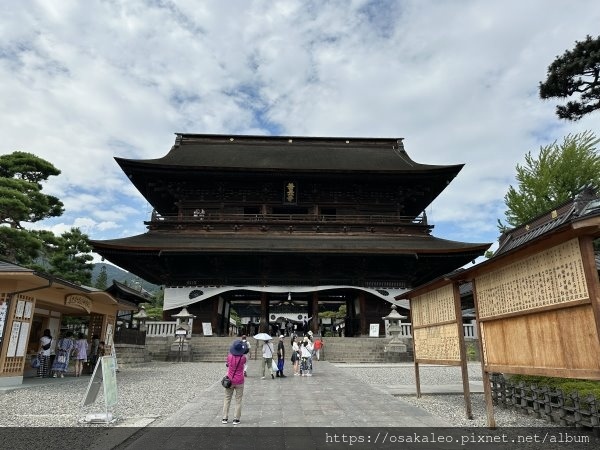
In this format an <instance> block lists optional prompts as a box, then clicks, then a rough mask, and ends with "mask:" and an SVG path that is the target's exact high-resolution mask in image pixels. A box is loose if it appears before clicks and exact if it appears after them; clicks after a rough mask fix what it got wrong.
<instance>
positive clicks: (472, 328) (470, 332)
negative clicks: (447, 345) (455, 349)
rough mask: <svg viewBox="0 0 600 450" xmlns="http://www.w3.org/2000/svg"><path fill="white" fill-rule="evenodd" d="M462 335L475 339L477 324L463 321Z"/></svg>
mask: <svg viewBox="0 0 600 450" xmlns="http://www.w3.org/2000/svg"><path fill="white" fill-rule="evenodd" d="M463 335H464V336H465V337H466V338H471V339H477V326H476V324H475V323H463Z"/></svg>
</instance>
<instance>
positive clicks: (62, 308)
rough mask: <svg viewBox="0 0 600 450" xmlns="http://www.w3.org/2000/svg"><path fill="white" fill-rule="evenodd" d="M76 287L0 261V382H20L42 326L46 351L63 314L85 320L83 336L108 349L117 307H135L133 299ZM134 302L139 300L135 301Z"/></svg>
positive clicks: (26, 369) (8, 383)
mask: <svg viewBox="0 0 600 450" xmlns="http://www.w3.org/2000/svg"><path fill="white" fill-rule="evenodd" d="M120 297H121V294H120V293H119V292H117V291H116V290H114V288H111V292H108V291H102V290H98V289H94V288H89V287H84V286H80V285H77V284H74V283H71V282H69V281H66V280H63V279H60V278H57V277H55V276H53V275H49V274H45V273H42V272H38V271H34V270H32V269H28V268H25V267H22V266H18V265H15V264H11V263H8V262H4V261H0V386H13V385H19V384H21V383H22V381H23V377H24V376H26V375H27V374H28V373H29V374H30V375H34V374H35V371H33V372H32V371H31V369H30V367H29V363H30V358H31V357H32V356H34V355H35V354H36V353H37V351H38V350H39V340H40V338H41V337H42V334H43V332H44V330H45V329H49V330H50V333H51V335H52V338H53V341H52V347H51V352H52V354H54V347H55V346H56V342H57V341H58V337H59V335H60V333H61V323H62V319H63V318H64V317H65V316H71V317H84V318H86V319H87V330H88V333H87V336H86V337H87V338H88V340H90V339H91V337H92V335H94V334H97V335H98V336H99V337H100V339H101V340H104V341H105V342H106V349H107V351H110V350H111V345H112V344H113V336H114V331H115V326H116V323H115V322H116V317H117V314H118V312H119V311H122V310H136V309H137V306H136V304H134V303H133V301H132V297H131V296H129V297H128V299H123V300H122V301H120ZM138 302H139V300H138Z"/></svg>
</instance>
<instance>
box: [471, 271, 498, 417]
mask: <svg viewBox="0 0 600 450" xmlns="http://www.w3.org/2000/svg"><path fill="white" fill-rule="evenodd" d="M471 283H472V286H473V302H474V304H475V316H476V320H477V334H478V336H479V339H478V340H479V354H480V355H481V375H482V377H481V378H482V381H483V397H484V398H485V413H486V416H487V426H488V427H489V428H496V419H494V404H493V403H492V388H491V386H490V374H489V373H488V372H487V370H486V364H487V361H486V356H485V355H486V353H485V351H484V350H483V348H484V346H485V342H484V338H485V334H484V332H483V329H484V324H483V323H481V319H480V317H479V301H478V300H477V285H476V283H475V279H473V280H472V282H471Z"/></svg>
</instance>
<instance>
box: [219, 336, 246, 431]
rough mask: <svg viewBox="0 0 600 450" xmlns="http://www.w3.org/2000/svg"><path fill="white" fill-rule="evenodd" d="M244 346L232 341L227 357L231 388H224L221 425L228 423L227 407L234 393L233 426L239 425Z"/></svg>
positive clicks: (244, 359) (242, 393)
mask: <svg viewBox="0 0 600 450" xmlns="http://www.w3.org/2000/svg"><path fill="white" fill-rule="evenodd" d="M246 349H247V347H246V345H245V344H244V343H243V342H242V341H239V340H235V341H233V344H231V348H230V349H229V354H228V355H227V376H228V377H229V379H230V380H231V387H228V388H225V399H224V400H223V420H221V423H224V424H225V423H228V422H229V417H228V416H229V406H230V405H231V397H233V392H234V391H235V410H234V415H233V424H234V425H238V424H239V423H240V417H241V415H242V396H243V395H244V364H245V362H246V357H245V356H244V354H245V353H246Z"/></svg>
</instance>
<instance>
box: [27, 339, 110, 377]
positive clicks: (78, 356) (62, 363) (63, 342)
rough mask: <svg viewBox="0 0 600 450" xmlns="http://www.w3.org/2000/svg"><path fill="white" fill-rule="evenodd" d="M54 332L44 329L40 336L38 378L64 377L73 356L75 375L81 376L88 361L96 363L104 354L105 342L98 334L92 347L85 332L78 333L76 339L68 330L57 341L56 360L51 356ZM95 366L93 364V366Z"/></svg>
mask: <svg viewBox="0 0 600 450" xmlns="http://www.w3.org/2000/svg"><path fill="white" fill-rule="evenodd" d="M51 347H52V334H51V332H50V330H49V329H46V330H44V333H43V335H42V337H41V338H40V346H39V350H38V354H37V359H38V366H37V376H38V378H48V377H50V376H52V377H53V378H59V377H60V378H64V377H65V374H66V373H67V372H68V369H69V363H70V361H71V358H73V359H74V360H75V364H74V375H75V376H76V377H80V376H81V374H82V372H83V368H84V365H85V363H86V362H88V360H89V363H90V364H93V365H95V363H96V361H97V359H98V358H99V357H101V356H103V355H104V342H102V341H100V339H99V337H98V336H97V335H94V336H93V337H92V349H91V351H90V345H89V343H88V341H87V339H86V338H85V336H84V334H83V333H78V335H77V339H74V337H73V332H71V331H67V332H65V333H64V335H63V336H62V337H61V338H60V339H59V340H58V342H57V343H56V349H55V352H54V360H52V358H51V353H52V350H51ZM92 367H93V366H92Z"/></svg>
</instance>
